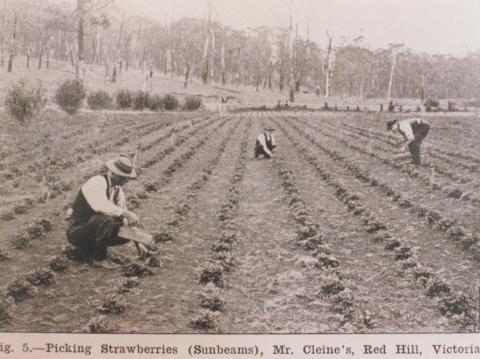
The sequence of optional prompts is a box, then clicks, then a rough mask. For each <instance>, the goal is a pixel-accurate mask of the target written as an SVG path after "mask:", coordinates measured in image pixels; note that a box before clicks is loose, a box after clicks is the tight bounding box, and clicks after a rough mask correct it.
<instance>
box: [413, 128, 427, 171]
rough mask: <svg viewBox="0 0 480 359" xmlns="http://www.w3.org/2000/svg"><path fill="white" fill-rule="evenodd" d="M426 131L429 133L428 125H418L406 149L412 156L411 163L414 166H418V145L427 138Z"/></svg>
mask: <svg viewBox="0 0 480 359" xmlns="http://www.w3.org/2000/svg"><path fill="white" fill-rule="evenodd" d="M428 131H430V125H429V124H428V123H421V124H420V125H418V129H417V131H416V132H415V139H414V140H413V142H412V143H410V145H408V149H409V150H410V153H411V154H412V161H413V163H415V164H416V165H419V164H420V145H421V144H422V141H423V140H424V139H425V137H427V134H428Z"/></svg>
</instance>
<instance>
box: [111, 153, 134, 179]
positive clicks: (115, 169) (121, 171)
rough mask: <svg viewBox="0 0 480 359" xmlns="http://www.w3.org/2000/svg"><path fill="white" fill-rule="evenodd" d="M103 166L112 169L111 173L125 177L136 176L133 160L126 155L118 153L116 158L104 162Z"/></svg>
mask: <svg viewBox="0 0 480 359" xmlns="http://www.w3.org/2000/svg"><path fill="white" fill-rule="evenodd" d="M105 166H107V168H108V169H109V170H110V171H112V173H114V174H116V175H118V176H121V177H125V178H136V177H137V172H135V168H134V166H133V161H132V160H131V158H130V157H128V156H127V155H119V156H118V157H117V158H115V159H112V160H108V161H107V162H105Z"/></svg>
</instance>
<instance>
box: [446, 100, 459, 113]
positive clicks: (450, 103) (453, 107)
mask: <svg viewBox="0 0 480 359" xmlns="http://www.w3.org/2000/svg"><path fill="white" fill-rule="evenodd" d="M448 111H457V106H456V105H455V102H453V101H448Z"/></svg>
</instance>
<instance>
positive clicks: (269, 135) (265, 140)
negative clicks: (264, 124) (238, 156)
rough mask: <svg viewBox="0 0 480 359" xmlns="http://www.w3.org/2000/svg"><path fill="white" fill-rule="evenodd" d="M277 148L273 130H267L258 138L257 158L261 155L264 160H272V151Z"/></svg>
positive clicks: (256, 144)
mask: <svg viewBox="0 0 480 359" xmlns="http://www.w3.org/2000/svg"><path fill="white" fill-rule="evenodd" d="M275 147H276V144H275V138H274V137H273V128H266V129H265V131H264V132H263V133H261V134H259V135H258V137H257V142H256V143H255V158H258V156H260V155H263V157H264V158H272V151H273V149H274V148H275Z"/></svg>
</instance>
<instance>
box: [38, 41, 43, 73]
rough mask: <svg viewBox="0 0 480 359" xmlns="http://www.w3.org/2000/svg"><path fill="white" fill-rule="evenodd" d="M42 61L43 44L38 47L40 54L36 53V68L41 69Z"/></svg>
mask: <svg viewBox="0 0 480 359" xmlns="http://www.w3.org/2000/svg"><path fill="white" fill-rule="evenodd" d="M42 62H43V46H42V47H41V48H40V54H39V55H38V69H39V70H41V69H42Z"/></svg>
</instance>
